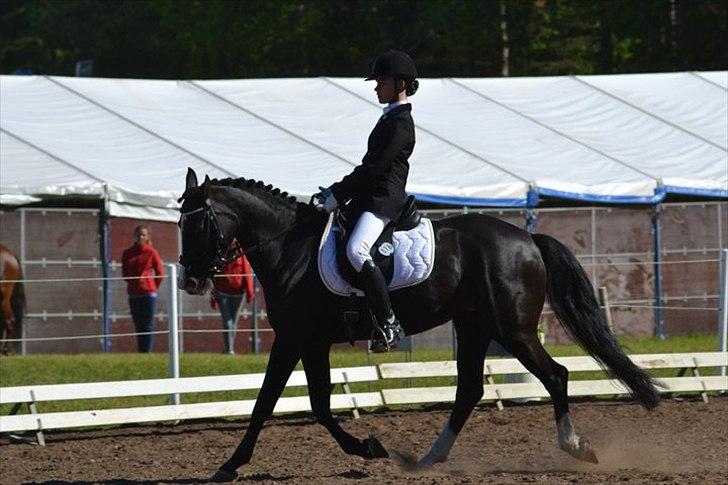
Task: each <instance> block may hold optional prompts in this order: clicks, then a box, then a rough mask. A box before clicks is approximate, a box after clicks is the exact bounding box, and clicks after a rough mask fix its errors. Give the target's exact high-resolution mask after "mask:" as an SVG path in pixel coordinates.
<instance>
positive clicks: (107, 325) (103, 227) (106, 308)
mask: <svg viewBox="0 0 728 485" xmlns="http://www.w3.org/2000/svg"><path fill="white" fill-rule="evenodd" d="M99 230H100V231H99V232H100V233H101V238H100V239H101V248H100V249H101V276H102V277H103V278H104V279H103V281H102V284H101V287H102V293H103V319H104V322H103V325H104V329H103V334H104V343H103V348H104V353H105V354H108V353H109V352H111V339H110V337H109V334H110V333H111V322H110V314H111V282H110V281H109V279H108V278H109V277H110V276H111V268H110V264H109V260H110V258H109V240H110V237H109V233H110V226H109V193H108V190H107V187H106V184H104V198H103V199H102V201H101V210H99Z"/></svg>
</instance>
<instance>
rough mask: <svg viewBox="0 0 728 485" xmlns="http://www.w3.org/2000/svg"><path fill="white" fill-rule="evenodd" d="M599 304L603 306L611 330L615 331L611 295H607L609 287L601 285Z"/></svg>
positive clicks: (605, 318) (605, 319)
mask: <svg viewBox="0 0 728 485" xmlns="http://www.w3.org/2000/svg"><path fill="white" fill-rule="evenodd" d="M599 304H600V305H601V306H602V312H603V314H604V321H605V322H607V327H609V331H610V332H611V333H614V324H613V323H612V310H611V308H609V295H607V287H606V286H600V287H599Z"/></svg>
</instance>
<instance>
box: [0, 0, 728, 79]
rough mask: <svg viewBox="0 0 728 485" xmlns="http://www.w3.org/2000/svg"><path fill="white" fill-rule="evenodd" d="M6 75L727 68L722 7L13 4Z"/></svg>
mask: <svg viewBox="0 0 728 485" xmlns="http://www.w3.org/2000/svg"><path fill="white" fill-rule="evenodd" d="M0 22H1V25H0V69H1V70H2V72H3V73H5V74H7V73H14V72H26V73H27V72H32V73H34V74H50V75H73V74H74V70H75V66H76V63H77V61H80V60H86V59H91V60H93V62H94V73H93V74H94V75H95V76H101V77H130V78H160V79H190V78H251V77H312V76H363V75H365V74H367V73H368V71H369V69H370V65H371V61H372V58H373V57H374V56H375V55H376V54H377V53H378V52H380V51H382V50H386V49H389V48H397V49H402V50H405V51H407V52H409V53H410V55H411V56H412V57H413V58H414V59H415V60H416V62H417V65H418V68H419V71H420V75H421V76H422V77H447V76H478V77H495V76H504V75H507V76H542V75H561V74H611V73H629V72H664V71H685V70H724V69H726V66H727V65H728V49H727V48H726V46H728V39H727V37H726V28H727V25H728V2H726V1H725V0H480V1H471V0H377V1H373V0H316V1H314V0H3V1H2V2H1V3H0Z"/></svg>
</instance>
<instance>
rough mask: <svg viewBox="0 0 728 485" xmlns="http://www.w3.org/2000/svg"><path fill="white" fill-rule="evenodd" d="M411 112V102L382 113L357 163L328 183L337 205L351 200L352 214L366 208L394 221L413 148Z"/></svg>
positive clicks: (403, 193)
mask: <svg viewBox="0 0 728 485" xmlns="http://www.w3.org/2000/svg"><path fill="white" fill-rule="evenodd" d="M411 111H412V105H410V104H403V105H400V106H397V107H396V108H394V109H392V110H391V111H389V112H388V113H387V114H386V115H384V116H383V117H382V118H381V119H380V120H379V122H378V123H377V125H376V126H375V127H374V129H373V130H372V132H371V134H370V135H369V141H368V142H367V153H366V155H364V158H363V159H362V162H361V165H358V166H357V167H356V168H354V171H353V172H351V173H350V174H349V175H347V176H346V177H344V178H343V179H342V180H341V182H337V183H335V184H333V185H332V186H331V190H332V191H333V193H334V196H335V197H336V200H337V202H338V203H339V204H340V205H342V204H345V203H346V202H347V201H349V200H351V204H352V208H351V209H352V213H354V214H356V217H358V216H359V214H361V213H362V212H364V211H368V212H371V213H373V214H376V215H379V216H385V217H388V218H389V219H391V220H396V219H397V218H398V217H399V215H400V213H401V212H402V209H403V207H404V203H405V201H406V199H407V194H406V193H405V190H404V188H405V185H406V184H407V174H408V173H409V161H408V159H409V156H410V155H411V154H412V150H413V149H414V147H415V124H414V121H412V114H411Z"/></svg>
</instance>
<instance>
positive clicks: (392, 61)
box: [365, 50, 420, 96]
mask: <svg viewBox="0 0 728 485" xmlns="http://www.w3.org/2000/svg"><path fill="white" fill-rule="evenodd" d="M379 76H392V77H394V78H395V79H402V80H404V82H405V91H406V92H407V96H412V95H413V94H415V92H416V91H417V88H418V87H419V84H420V83H419V82H418V81H417V79H416V78H417V67H415V62H414V61H413V60H412V58H411V57H410V56H409V55H407V54H406V53H405V52H402V51H395V50H389V51H387V52H383V53H381V54H379V55H378V56H377V58H376V59H374V63H373V64H372V74H371V76H369V77H368V78H366V79H365V81H371V80H374V79H376V78H377V77H379Z"/></svg>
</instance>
